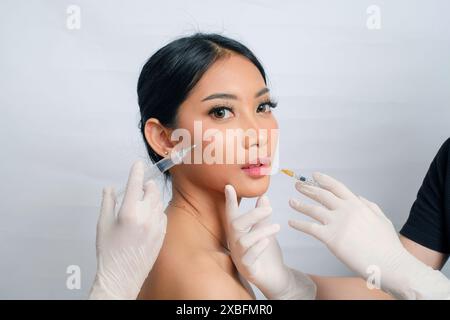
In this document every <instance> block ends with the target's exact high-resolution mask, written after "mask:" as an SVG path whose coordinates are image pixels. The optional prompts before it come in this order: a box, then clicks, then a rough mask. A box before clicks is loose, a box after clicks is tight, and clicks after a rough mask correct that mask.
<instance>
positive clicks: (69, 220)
mask: <svg viewBox="0 0 450 320" xmlns="http://www.w3.org/2000/svg"><path fill="white" fill-rule="evenodd" d="M373 4H374V5H378V6H379V8H380V9H381V29H380V30H369V29H368V28H367V26H366V20H367V18H368V14H367V13H366V9H367V8H368V7H369V6H370V5H373ZM69 5H77V6H79V8H80V9H81V28H80V29H79V30H70V29H68V28H67V26H66V20H67V17H68V14H67V13H66V10H67V8H68V6H69ZM449 12H450V2H448V1H445V0H442V1H411V0H408V1H406V0H404V1H364V0H358V1H356V0H355V1H331V0H330V1H258V0H251V1H220V2H212V1H144V0H142V1H81V0H73V1H50V0H48V1H18V0H9V1H5V0H1V1H0V107H1V116H0V143H1V144H0V146H1V166H0V177H1V183H0V187H1V190H0V191H1V199H2V200H1V202H0V214H1V217H0V218H1V223H0V298H7V299H13V298H27V299H28V298H42V299H47V298H62V299H83V298H85V297H86V296H87V293H88V291H89V287H90V284H91V281H92V279H93V276H94V273H95V264H96V261H95V225H96V221H97V216H98V210H99V204H100V200H101V190H102V187H103V186H106V185H109V184H114V185H116V186H119V185H120V184H121V183H123V182H125V181H126V178H127V175H128V170H129V166H130V165H131V163H132V162H133V161H134V160H135V159H137V158H141V159H145V160H146V161H147V156H146V153H145V148H144V145H143V142H142V139H141V136H140V132H139V129H138V126H137V125H138V121H139V109H138V105H137V97H136V83H137V77H138V75H139V71H140V68H141V67H142V65H143V63H144V62H145V60H146V59H147V58H148V57H149V56H150V55H151V54H152V53H153V52H154V51H155V50H157V49H158V48H160V47H161V46H163V45H164V44H166V43H167V42H169V41H171V40H173V39H174V38H176V37H179V36H182V35H186V34H190V33H193V32H196V31H204V32H220V33H223V34H224V35H227V36H230V37H233V38H235V39H237V40H240V41H242V42H243V43H245V44H246V45H248V46H249V47H250V48H251V49H252V50H253V51H254V52H255V54H256V55H257V56H258V57H259V59H260V60H261V61H262V63H263V65H264V66H265V68H266V71H267V73H268V77H269V84H270V86H271V88H272V91H273V93H274V96H275V97H276V99H277V100H278V101H279V107H278V108H277V109H276V110H275V113H276V116H277V117H278V120H279V124H280V129H281V134H282V137H281V149H280V159H281V165H282V166H284V167H290V168H294V169H298V170H301V171H302V172H304V173H305V174H310V173H311V172H312V171H313V170H321V171H323V172H325V173H328V174H331V175H333V176H335V177H337V178H339V179H341V180H342V181H344V182H345V183H346V184H347V185H348V186H349V187H350V188H351V189H352V190H354V191H355V192H356V193H358V194H361V195H364V196H365V197H366V198H368V199H370V200H372V201H375V202H377V203H378V204H379V205H380V206H381V207H382V208H383V209H384V211H385V212H386V214H387V215H388V216H389V217H390V218H391V219H392V220H393V222H394V223H395V225H396V227H397V228H398V229H399V228H400V227H401V226H402V224H403V223H404V222H405V221H406V218H407V216H408V213H409V210H410V207H411V205H412V203H413V201H414V199H415V196H416V193H417V190H418V189H419V187H420V185H421V182H422V179H423V177H424V175H425V173H426V171H427V169H428V166H429V163H430V162H431V160H432V158H433V157H434V155H435V154H436V152H437V150H438V148H439V146H440V145H441V144H442V143H443V142H444V141H445V140H446V138H448V137H449V136H450V126H449V124H450V105H449V102H450V93H449V92H450V91H449V84H450V81H449V80H450V59H449V57H450V19H448V15H449ZM295 195H296V192H295V191H294V188H293V183H292V181H291V180H289V178H287V177H286V176H281V175H277V176H275V177H274V178H273V180H272V184H271V187H270V190H269V197H270V198H271V200H272V204H273V207H274V215H275V217H274V219H275V220H276V221H278V222H280V223H281V224H282V231H281V235H280V237H279V241H280V244H281V246H282V248H283V250H284V253H285V258H286V260H287V261H288V263H289V264H291V265H292V266H294V267H297V268H299V269H302V270H303V271H305V272H311V273H316V274H323V275H347V274H350V272H349V271H348V270H347V269H346V268H345V267H344V266H343V265H342V264H340V263H339V262H338V261H337V260H336V259H335V258H334V257H333V256H332V255H331V254H330V253H329V252H328V251H327V250H326V248H325V247H324V246H323V245H321V244H320V243H319V242H317V241H316V240H314V239H312V238H310V237H308V236H306V235H303V234H300V233H298V232H295V231H293V230H292V229H290V228H289V227H288V226H287V219H288V218H293V217H300V215H298V214H296V213H294V212H293V211H292V210H291V209H289V207H288V204H287V201H288V199H289V197H290V196H295ZM166 200H167V196H166ZM253 203H254V199H249V200H248V201H246V202H245V203H244V206H246V207H249V206H252V205H253ZM69 265H78V266H80V268H81V272H82V284H81V289H80V290H68V289H67V288H66V278H67V277H68V274H66V268H67V267H68V266H69ZM445 272H446V274H447V275H450V272H449V269H446V270H445Z"/></svg>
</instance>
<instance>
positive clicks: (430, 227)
mask: <svg viewBox="0 0 450 320" xmlns="http://www.w3.org/2000/svg"><path fill="white" fill-rule="evenodd" d="M449 154H450V139H448V140H447V141H446V142H444V144H443V145H442V146H441V148H440V149H439V151H438V153H437V155H436V156H435V158H434V159H433V162H432V163H431V165H430V167H429V169H428V172H427V174H426V176H425V178H424V180H423V183H422V186H421V187H420V189H419V192H418V193H417V199H416V201H415V202H414V204H413V206H412V208H411V212H410V215H409V217H408V220H407V221H406V223H405V225H404V226H403V228H402V229H401V230H400V234H402V235H403V236H405V237H407V238H408V239H411V240H412V241H414V242H416V243H419V244H421V245H423V246H425V247H427V248H429V249H432V250H434V251H438V252H442V253H450V161H449V158H450V156H449Z"/></svg>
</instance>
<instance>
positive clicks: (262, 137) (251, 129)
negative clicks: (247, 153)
mask: <svg viewBox="0 0 450 320" xmlns="http://www.w3.org/2000/svg"><path fill="white" fill-rule="evenodd" d="M242 128H243V129H244V132H243V134H244V137H243V139H242V144H243V147H244V149H246V150H248V149H250V148H253V147H256V148H263V147H265V146H266V145H267V142H268V135H269V134H268V129H267V128H262V127H261V125H260V123H259V122H258V121H257V119H254V118H250V119H246V125H244V126H242Z"/></svg>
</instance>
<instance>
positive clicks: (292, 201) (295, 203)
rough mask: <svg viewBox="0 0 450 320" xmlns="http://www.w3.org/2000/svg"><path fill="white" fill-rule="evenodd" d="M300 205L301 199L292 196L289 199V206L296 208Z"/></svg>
mask: <svg viewBox="0 0 450 320" xmlns="http://www.w3.org/2000/svg"><path fill="white" fill-rule="evenodd" d="M299 205H300V201H298V200H297V199H294V198H291V199H289V206H291V208H294V209H295V208H296V207H298V206H299Z"/></svg>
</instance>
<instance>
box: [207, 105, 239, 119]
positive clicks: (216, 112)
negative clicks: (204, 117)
mask: <svg viewBox="0 0 450 320" xmlns="http://www.w3.org/2000/svg"><path fill="white" fill-rule="evenodd" d="M208 114H209V115H211V116H213V117H214V118H216V119H228V118H230V117H231V116H232V115H233V110H232V109H231V108H229V107H214V108H212V109H211V110H210V111H209V112H208Z"/></svg>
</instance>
